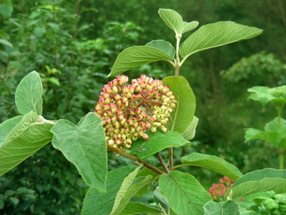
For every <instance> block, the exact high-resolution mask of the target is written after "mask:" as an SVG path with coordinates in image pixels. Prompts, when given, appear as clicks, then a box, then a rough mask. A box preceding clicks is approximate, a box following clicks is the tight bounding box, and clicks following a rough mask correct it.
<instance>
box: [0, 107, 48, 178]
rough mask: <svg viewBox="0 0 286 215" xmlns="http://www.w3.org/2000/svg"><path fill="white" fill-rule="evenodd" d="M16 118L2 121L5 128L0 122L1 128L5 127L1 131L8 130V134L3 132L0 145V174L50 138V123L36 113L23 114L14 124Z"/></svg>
mask: <svg viewBox="0 0 286 215" xmlns="http://www.w3.org/2000/svg"><path fill="white" fill-rule="evenodd" d="M17 120H19V118H16V119H15V118H13V119H12V120H8V121H6V122H4V123H3V124H4V126H5V128H4V126H3V124H1V128H2V129H3V128H4V129H5V131H4V132H3V133H6V132H9V134H8V135H7V133H6V134H5V137H4V138H5V139H4V141H3V142H2V144H1V146H0V176H1V175H3V174H4V173H6V172H8V171H9V170H11V169H12V168H14V167H15V166H17V165H18V164H20V163H21V162H22V161H24V160H25V159H27V158H28V157H30V156H31V155H33V154H34V153H35V152H36V151H38V150H39V149H40V148H42V147H43V146H45V145H46V144H48V143H49V142H50V141H51V139H52V134H51V132H50V129H51V127H52V124H51V123H49V122H48V121H46V120H45V119H43V117H41V116H38V115H37V114H36V113H34V112H30V113H28V114H26V115H24V116H23V118H22V119H21V120H20V121H19V122H18V124H17V125H16V126H15V124H16V122H17ZM2 126H3V127H2ZM6 126H7V127H6ZM14 126H15V127H14ZM12 127H14V128H12ZM11 128H12V129H11ZM1 133H2V132H1ZM3 133H2V134H3ZM2 138H3V136H2Z"/></svg>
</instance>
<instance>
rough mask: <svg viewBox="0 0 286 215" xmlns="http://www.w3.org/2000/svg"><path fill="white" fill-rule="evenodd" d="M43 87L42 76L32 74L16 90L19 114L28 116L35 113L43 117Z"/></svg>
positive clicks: (35, 73)
mask: <svg viewBox="0 0 286 215" xmlns="http://www.w3.org/2000/svg"><path fill="white" fill-rule="evenodd" d="M42 94H43V86H42V81H41V78H40V75H39V74H38V73H37V72H35V71H34V72H31V73H29V74H28V75H26V76H25V77H24V78H23V79H22V80H21V82H20V83H19V85H18V87H17V89H16V95H15V101H16V106H17V108H18V111H19V113H21V114H26V113H29V112H30V111H34V112H36V113H37V114H39V115H41V114H42V112H43V107H42V106H43V99H42Z"/></svg>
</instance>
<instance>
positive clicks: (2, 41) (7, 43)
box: [0, 39, 13, 48]
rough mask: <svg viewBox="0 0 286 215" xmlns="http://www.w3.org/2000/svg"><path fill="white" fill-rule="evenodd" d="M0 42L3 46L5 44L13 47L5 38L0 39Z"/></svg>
mask: <svg viewBox="0 0 286 215" xmlns="http://www.w3.org/2000/svg"><path fill="white" fill-rule="evenodd" d="M0 44H2V45H3V46H7V47H9V48H13V45H12V44H11V43H10V42H9V41H7V40H3V39H0Z"/></svg>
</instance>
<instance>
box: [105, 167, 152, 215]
mask: <svg viewBox="0 0 286 215" xmlns="http://www.w3.org/2000/svg"><path fill="white" fill-rule="evenodd" d="M140 168H141V166H139V167H137V168H136V169H135V170H134V171H133V172H131V173H130V174H129V175H128V176H127V177H126V178H125V179H124V180H123V183H122V184H121V187H120V189H119V191H118V192H117V195H116V197H115V200H114V204H113V208H112V211H111V213H110V215H121V214H122V211H123V210H124V208H125V207H126V206H127V204H128V203H129V201H130V199H131V198H132V197H134V196H135V195H136V193H137V192H139V191H140V190H142V189H143V188H144V187H145V186H147V185H149V184H150V183H151V182H152V179H153V177H152V176H150V175H149V176H146V177H139V178H136V176H137V174H138V171H139V170H140ZM135 179H136V180H135Z"/></svg>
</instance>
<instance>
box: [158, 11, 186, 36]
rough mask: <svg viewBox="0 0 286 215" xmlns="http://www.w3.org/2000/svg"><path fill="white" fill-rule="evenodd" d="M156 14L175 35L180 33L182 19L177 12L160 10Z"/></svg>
mask: <svg viewBox="0 0 286 215" xmlns="http://www.w3.org/2000/svg"><path fill="white" fill-rule="evenodd" d="M158 13H159V16H160V17H161V19H162V20H163V21H164V22H165V24H166V25H167V26H168V27H169V28H171V29H172V30H173V31H174V32H175V33H177V34H179V33H181V32H182V28H183V19H182V16H181V15H180V14H179V13H178V12H176V11H174V10H172V9H165V8H160V9H159V11H158Z"/></svg>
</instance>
